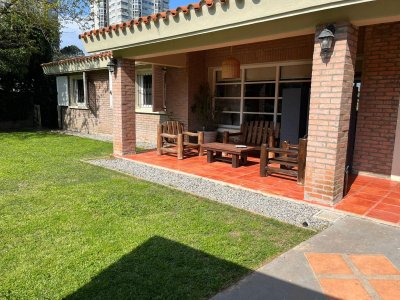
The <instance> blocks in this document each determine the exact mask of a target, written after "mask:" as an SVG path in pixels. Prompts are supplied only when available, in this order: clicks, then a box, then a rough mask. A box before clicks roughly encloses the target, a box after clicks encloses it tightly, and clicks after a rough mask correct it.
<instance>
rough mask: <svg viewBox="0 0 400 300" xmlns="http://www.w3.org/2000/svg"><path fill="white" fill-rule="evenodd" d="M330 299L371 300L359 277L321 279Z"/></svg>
mask: <svg viewBox="0 0 400 300" xmlns="http://www.w3.org/2000/svg"><path fill="white" fill-rule="evenodd" d="M319 282H320V285H321V287H322V290H323V291H324V293H325V294H326V295H327V296H328V299H341V300H370V299H372V298H371V296H369V295H368V293H367V291H366V290H365V288H364V287H363V286H362V284H361V282H360V281H359V280H357V279H336V278H321V279H320V280H319Z"/></svg>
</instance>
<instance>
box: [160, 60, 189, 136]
mask: <svg viewBox="0 0 400 300" xmlns="http://www.w3.org/2000/svg"><path fill="white" fill-rule="evenodd" d="M166 81H167V99H166V106H167V115H168V119H169V120H177V121H181V122H183V123H184V124H185V128H188V112H189V109H190V107H189V104H188V75H187V70H186V69H184V68H168V69H167V79H166Z"/></svg>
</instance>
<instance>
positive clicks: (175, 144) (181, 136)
mask: <svg viewBox="0 0 400 300" xmlns="http://www.w3.org/2000/svg"><path fill="white" fill-rule="evenodd" d="M189 137H196V138H197V143H193V142H189ZM203 141H204V133H203V132H189V131H185V130H184V124H183V123H182V122H178V121H166V122H164V123H161V124H158V127H157V154H158V155H162V154H163V153H164V152H167V153H176V154H177V156H178V159H183V156H184V151H185V149H186V148H191V149H196V150H197V151H198V152H199V156H200V155H203V153H202V149H201V145H202V144H203Z"/></svg>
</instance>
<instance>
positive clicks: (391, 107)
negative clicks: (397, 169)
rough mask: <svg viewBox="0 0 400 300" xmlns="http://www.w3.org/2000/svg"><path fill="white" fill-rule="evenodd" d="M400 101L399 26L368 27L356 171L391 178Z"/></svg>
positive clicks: (381, 25)
mask: <svg viewBox="0 0 400 300" xmlns="http://www.w3.org/2000/svg"><path fill="white" fill-rule="evenodd" d="M399 99H400V23H399V22H398V23H389V24H380V25H374V26H368V27H366V28H365V42H364V65H363V71H362V85H361V95H360V103H359V112H358V121H357V131H356V143H355V152H354V170H355V171H356V172H367V173H373V174H379V175H386V176H389V175H391V171H392V161H393V149H394V143H395V133H396V124H397V116H398V107H399Z"/></svg>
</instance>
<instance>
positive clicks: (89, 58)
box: [41, 51, 112, 66]
mask: <svg viewBox="0 0 400 300" xmlns="http://www.w3.org/2000/svg"><path fill="white" fill-rule="evenodd" d="M109 57H112V52H111V51H107V52H101V53H97V54H94V55H90V56H78V57H72V58H67V59H62V60H57V61H52V62H48V63H44V64H41V66H54V65H63V64H69V63H74V62H86V61H92V60H97V59H104V58H109Z"/></svg>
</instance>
